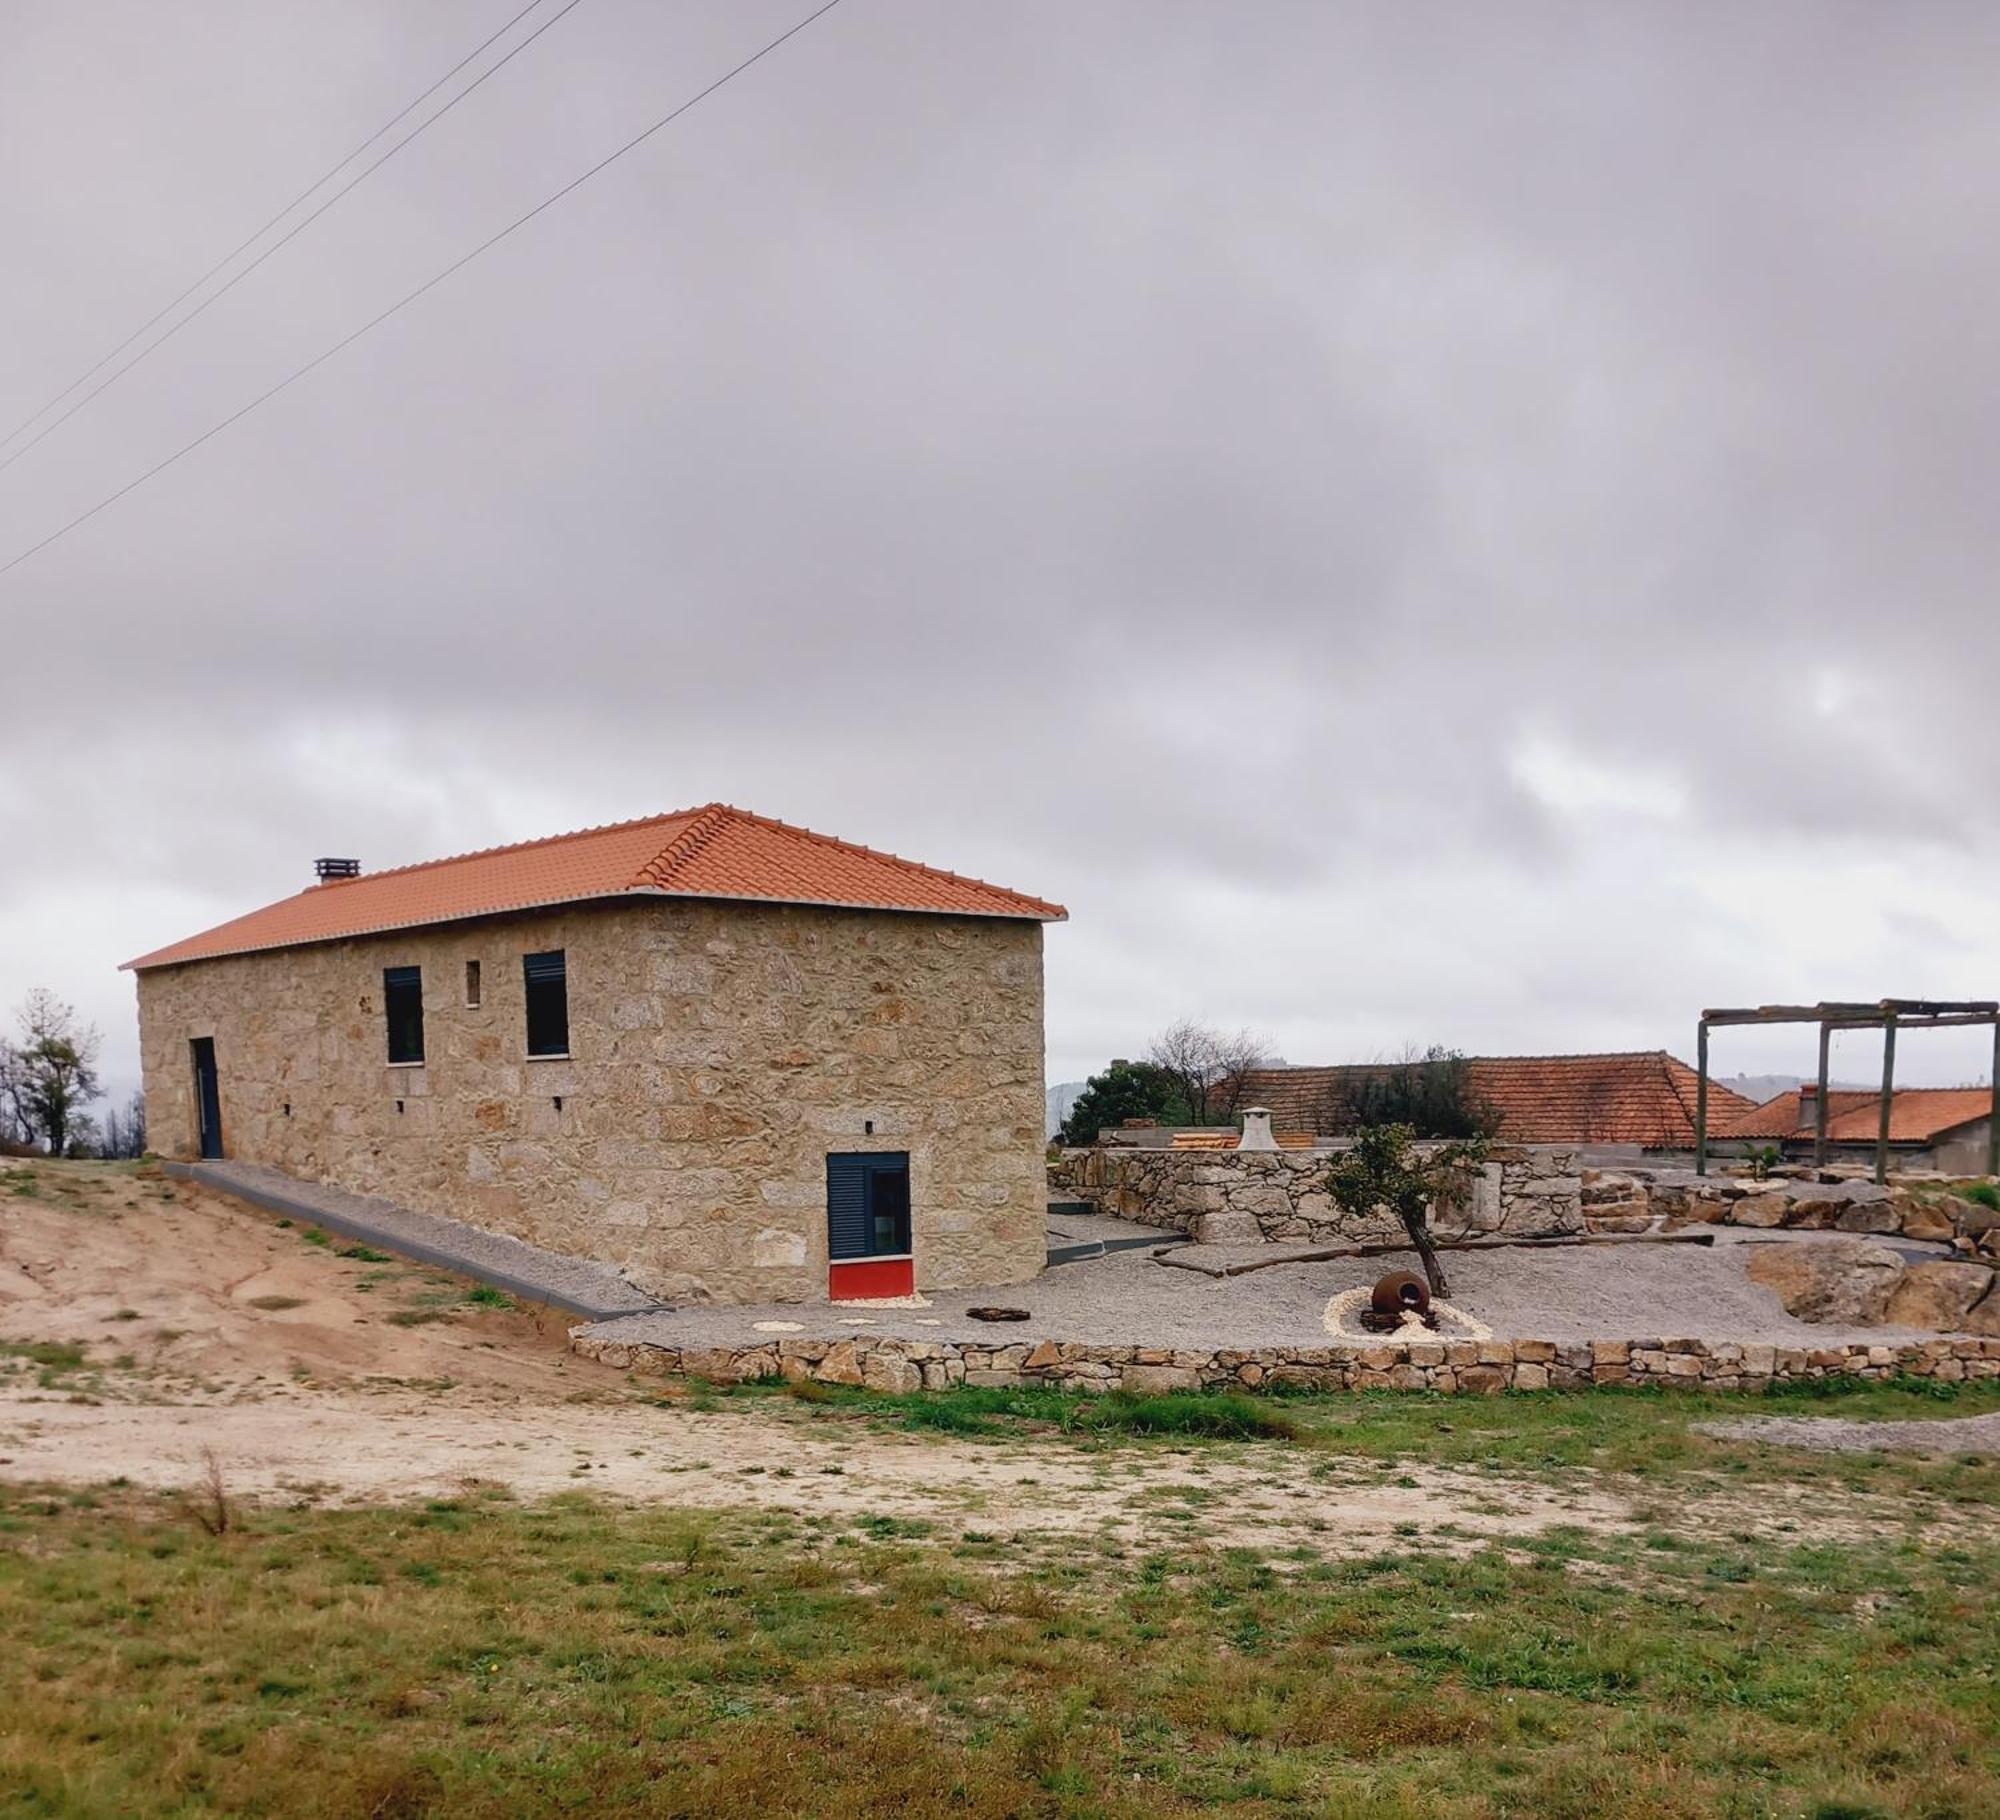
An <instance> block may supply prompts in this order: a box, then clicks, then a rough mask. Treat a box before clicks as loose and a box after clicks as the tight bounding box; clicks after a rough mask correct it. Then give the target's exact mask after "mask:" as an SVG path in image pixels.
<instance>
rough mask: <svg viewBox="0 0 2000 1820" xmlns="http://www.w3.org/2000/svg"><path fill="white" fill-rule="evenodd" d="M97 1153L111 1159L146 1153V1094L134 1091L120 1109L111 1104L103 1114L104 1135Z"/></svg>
mask: <svg viewBox="0 0 2000 1820" xmlns="http://www.w3.org/2000/svg"><path fill="white" fill-rule="evenodd" d="M97 1154H98V1155H99V1156H102V1157H110V1158H113V1159H118V1158H129V1157H139V1156H144V1155H145V1154H146V1096H145V1095H144V1094H143V1093H134V1094H133V1095H132V1097H131V1098H130V1099H129V1100H127V1101H126V1102H125V1106H124V1109H123V1110H122V1111H121V1110H120V1109H119V1108H118V1107H116V1106H113V1107H112V1108H111V1109H110V1110H109V1111H107V1112H106V1113H105V1115H104V1136H103V1139H102V1141H101V1142H100V1143H99V1145H98V1147H97Z"/></svg>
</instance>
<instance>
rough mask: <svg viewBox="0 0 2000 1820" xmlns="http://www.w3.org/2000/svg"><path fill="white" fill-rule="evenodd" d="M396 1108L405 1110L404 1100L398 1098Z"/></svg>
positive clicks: (399, 1110)
mask: <svg viewBox="0 0 2000 1820" xmlns="http://www.w3.org/2000/svg"><path fill="white" fill-rule="evenodd" d="M396 1110H397V1111H398V1112H401V1111H402V1110H403V1102H402V1101H401V1100H398V1101H397V1102H396Z"/></svg>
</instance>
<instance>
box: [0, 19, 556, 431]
mask: <svg viewBox="0 0 2000 1820" xmlns="http://www.w3.org/2000/svg"><path fill="white" fill-rule="evenodd" d="M541 4H542V0H528V4H527V5H526V6H524V7H522V8H521V10H520V11H519V12H518V13H516V14H515V15H514V16H513V18H511V19H509V20H508V21H507V23H506V24H505V25H503V26H502V27H501V28H500V29H499V30H498V31H497V32H495V33H494V34H493V35H492V37H490V38H487V39H485V40H484V41H483V42H481V43H479V44H475V45H474V46H473V47H472V49H471V50H469V51H467V52H466V53H465V55H464V56H463V57H461V58H459V60H458V61H457V62H456V63H454V64H453V65H452V66H451V68H450V69H448V70H446V71H445V73H444V74H443V75H442V76H440V77H439V78H438V79H437V80H436V81H435V82H433V83H432V84H431V85H430V87H429V88H427V89H425V90H424V92H423V93H422V94H421V95H419V96H418V97H417V98H416V99H415V100H414V101H411V102H408V103H407V104H405V106H404V107H403V108H402V109H401V110H400V111H399V112H397V113H394V114H391V115H390V116H389V118H388V119H387V120H385V121H383V122H382V124H381V125H380V126H378V127H377V128H376V129H375V130H374V131H373V132H372V133H370V134H369V135H368V137H367V138H366V139H364V140H362V142H361V143H360V144H359V145H357V146H356V147H355V148H354V150H353V151H351V152H349V153H348V154H347V156H346V157H345V158H341V159H338V160H336V161H335V162H334V163H333V164H331V165H329V166H328V167H327V169H326V170H325V171H323V172H322V173H321V174H320V175H319V176H317V177H315V178H314V179H313V180H312V182H310V183H309V184H307V185H306V187H305V188H304V189H302V190H301V191H299V193H298V194H297V195H296V196H294V197H293V198H292V199H291V201H289V202H288V203H286V204H285V206H284V207H283V208H281V209H280V210H279V211H278V212H277V213H276V214H275V215H273V216H272V217H271V218H270V220H268V221H267V222H265V223H264V224H263V226H262V227H260V228H258V229H257V231H256V232H255V233H254V234H252V235H250V237H249V238H248V239H247V240H244V241H243V242H242V243H241V244H240V245H238V246H236V247H233V248H232V249H231V250H230V251H229V252H227V253H225V254H223V256H222V257H221V258H220V259H218V260H217V261H216V262H215V263H214V264H213V265H212V266H210V267H209V268H208V270H207V271H205V272H204V273H202V275H201V276H200V277H199V278H197V279H196V280H195V281H194V283H192V284H191V285H189V286H188V288H187V289H186V290H184V291H183V292H181V294H180V295H179V296H178V297H176V298H174V299H173V300H172V301H171V302H170V303H166V304H163V305H162V306H161V307H160V308H159V309H157V310H155V311H154V312H153V314H152V315H150V316H148V317H147V318H146V320H145V321H144V322H142V323H140V325H139V326H138V327H137V328H136V329H134V330H133V331H132V332H131V334H129V335H127V336H126V337H125V339H124V340H123V341H121V342H120V343H119V344H118V345H117V346H116V347H115V348H112V349H111V350H110V351H109V352H108V353H105V354H102V355H100V356H99V357H98V358H97V359H96V360H94V361H92V362H91V364H90V365H89V366H87V367H85V368H84V370H83V371H82V372H81V373H79V374H78V375H77V376H76V377H75V378H74V379H72V380H71V381H70V382H69V384H68V385H66V386H64V387H63V389H62V390H61V391H60V392H58V393H57V394H56V395H55V396H54V397H53V398H51V399H50V400H49V401H48V403H47V404H45V405H43V406H42V407H41V409H40V410H38V411H31V412H29V413H28V415H27V416H26V417H24V418H22V419H21V421H20V422H19V423H17V424H16V425H15V426H14V427H13V428H12V429H11V430H9V431H8V432H7V434H6V435H5V436H0V449H4V448H5V447H6V446H7V444H8V443H10V442H12V441H13V440H14V438H15V437H16V436H18V435H20V433H21V432H22V431H23V430H25V429H26V428H27V427H28V426H29V425H30V424H31V423H34V422H35V421H36V420H37V419H39V418H41V417H43V416H45V415H46V414H47V413H48V412H50V411H52V410H54V409H55V407H56V406H57V405H59V404H61V403H62V401H63V400H64V399H65V398H67V397H68V396H69V395H70V393H72V392H74V391H75V390H76V389H77V387H78V386H80V385H82V384H83V383H84V382H85V381H86V380H88V379H89V378H90V377H91V376H92V375H93V374H94V373H96V372H98V371H99V370H100V369H102V368H103V367H105V366H108V365H109V364H110V363H111V362H112V361H114V360H116V359H117V358H118V356H119V355H120V354H122V353H124V352H125V350H126V349H127V348H129V347H130V346H131V345H132V344H133V342H135V341H137V340H138V339H139V337H140V336H141V335H143V334H145V332H146V331H147V330H148V329H150V328H151V327H152V326H153V324H154V323H156V322H158V321H159V320H160V319H161V318H162V317H163V316H169V315H171V314H172V313H173V312H174V311H175V310H177V309H179V308H180V306H181V305H182V304H184V303H185V302H187V300H188V299H189V298H190V297H192V296H193V295H194V294H195V292H197V291H198V290H200V289H201V287H202V286H203V285H205V284H206V283H207V282H208V281H209V280H210V279H211V278H213V277H214V276H215V275H216V273H217V272H219V271H222V270H223V269H224V268H225V267H226V266H228V265H230V264H231V263H232V262H233V261H235V260H236V259H237V258H239V257H240V256H241V255H242V254H244V253H246V252H248V251H249V249H250V248H251V247H253V246H255V245H256V244H257V242H258V241H260V240H262V239H263V238H264V236H265V235H266V234H268V233H269V232H270V231H271V230H272V229H273V228H274V227H276V226H277V225H278V223H279V222H281V221H282V220H284V218H285V217H286V216H287V215H289V214H290V213H291V212H292V210H294V209H295V208H297V207H298V206H299V204H300V203H302V202H304V201H305V200H306V198H307V197H308V196H310V195H311V194H312V193H313V191H315V190H317V189H321V188H323V187H324V186H325V185H326V184H328V183H331V182H332V181H333V179H334V178H335V177H337V176H338V175H339V174H340V173H341V172H342V171H344V170H345V169H346V168H347V167H348V166H349V165H350V164H352V163H353V162H354V161H355V159H357V158H359V157H360V156H361V154H362V153H363V152H365V151H366V150H367V149H368V148H369V147H370V146H371V145H373V144H374V143H375V141H376V140H378V139H379V138H381V137H382V135H383V134H384V133H386V132H388V131H389V129H390V128H391V127H393V126H395V125H396V124H397V123H398V122H399V121H401V120H404V119H406V118H407V117H408V116H409V115H410V114H412V113H414V112H415V111H416V110H417V109H418V108H419V107H421V106H422V105H423V104H424V103H425V102H426V101H428V100H429V99H430V98H431V97H432V96H433V95H435V94H436V93H437V92H438V90H439V89H441V88H443V87H444V85H445V84H446V83H447V82H449V81H450V80H451V79H452V77H454V76H456V75H457V74H458V72H459V71H460V70H462V69H463V68H465V66H466V65H467V64H468V63H470V62H471V61H472V60H473V58H475V57H477V56H478V55H479V54H480V52H482V51H484V50H486V49H487V48H488V47H489V46H491V45H494V44H497V43H498V42H499V41H500V40H501V39H502V38H504V37H506V35H507V34H508V33H509V32H511V31H512V30H513V29H514V27H515V26H517V25H519V24H520V23H521V21H522V20H523V19H525V18H526V17H527V16H528V15H529V14H530V13H532V12H533V11H534V10H535V8H536V7H538V6H540V5H541Z"/></svg>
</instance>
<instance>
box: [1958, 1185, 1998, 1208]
mask: <svg viewBox="0 0 2000 1820" xmlns="http://www.w3.org/2000/svg"><path fill="white" fill-rule="evenodd" d="M1958 1192H1959V1193H1960V1194H1961V1195H1963V1196H1964V1197H1965V1199H1966V1200H1968V1201H1977V1202H1978V1203H1979V1204H1980V1206H1982V1207H1991V1208H1993V1209H1995V1210H1996V1211H2000V1187H1995V1186H1994V1185H1993V1183H1991V1182H1971V1183H1968V1184H1967V1185H1966V1186H1965V1187H1963V1188H1961V1189H1959V1191H1958Z"/></svg>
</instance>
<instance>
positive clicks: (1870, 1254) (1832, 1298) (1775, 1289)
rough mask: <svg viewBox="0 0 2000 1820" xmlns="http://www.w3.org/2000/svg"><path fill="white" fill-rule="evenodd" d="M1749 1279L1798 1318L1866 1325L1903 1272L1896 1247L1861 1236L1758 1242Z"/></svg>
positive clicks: (1876, 1321)
mask: <svg viewBox="0 0 2000 1820" xmlns="http://www.w3.org/2000/svg"><path fill="white" fill-rule="evenodd" d="M1747 1268H1748V1270H1749V1273H1750V1280H1751V1281H1752V1282H1753V1283H1761V1284H1762V1285H1763V1286H1764V1287H1765V1288H1766V1289H1768V1290H1770V1291H1771V1292H1772V1293H1773V1294H1774V1295H1776V1296H1777V1298H1778V1300H1779V1301H1780V1302H1782V1303H1783V1304H1784V1305H1785V1312H1786V1313H1787V1314H1790V1315H1793V1316H1795V1317H1796V1318H1797V1319H1799V1320H1801V1321H1829V1322H1837V1323H1840V1324H1842V1325H1848V1326H1860V1327H1872V1326H1876V1325H1877V1324H1879V1323H1880V1322H1881V1320H1882V1317H1883V1314H1884V1312H1885V1311H1886V1310H1887V1308H1888V1305H1889V1297H1890V1296H1891V1295H1892V1294H1893V1293H1894V1292H1895V1289H1896V1285H1897V1282H1898V1281H1899V1280H1900V1279H1901V1277H1902V1275H1903V1258H1902V1254H1901V1253H1900V1252H1895V1251H1891V1250H1890V1249H1889V1248H1888V1246H1886V1245H1871V1244H1869V1243H1868V1241H1867V1240H1866V1239H1830V1240H1827V1241H1826V1242H1824V1243H1819V1242H1813V1243H1805V1244H1789V1243H1783V1242H1780V1243H1777V1244H1771V1245H1758V1246H1756V1247H1754V1248H1753V1249H1752V1250H1751V1252H1750V1256H1749V1260H1748V1264H1747Z"/></svg>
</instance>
